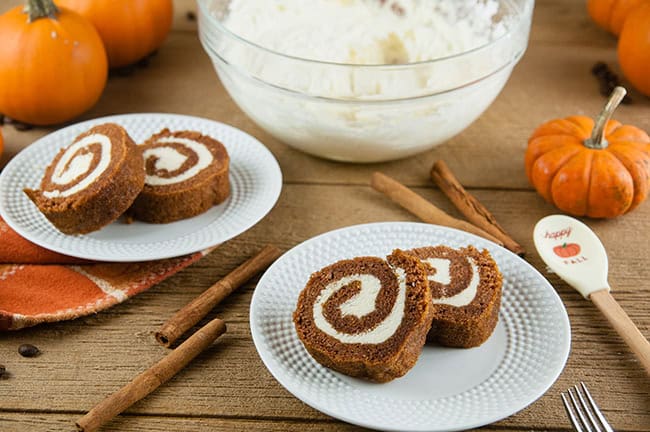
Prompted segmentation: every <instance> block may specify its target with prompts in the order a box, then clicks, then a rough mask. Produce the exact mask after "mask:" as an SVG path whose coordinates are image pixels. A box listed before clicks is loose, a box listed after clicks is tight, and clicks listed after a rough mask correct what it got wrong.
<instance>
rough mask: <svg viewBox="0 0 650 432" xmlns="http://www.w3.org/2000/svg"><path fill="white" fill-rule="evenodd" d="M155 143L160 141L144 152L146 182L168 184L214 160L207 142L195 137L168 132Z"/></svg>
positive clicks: (189, 174) (181, 180)
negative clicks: (184, 136)
mask: <svg viewBox="0 0 650 432" xmlns="http://www.w3.org/2000/svg"><path fill="white" fill-rule="evenodd" d="M156 144H161V145H156V146H154V147H149V148H147V149H146V150H145V151H144V152H143V157H144V160H145V166H146V167H147V175H146V177H145V184H148V185H151V186H165V185H171V184H176V183H181V182H184V181H186V180H189V179H191V178H192V177H194V176H196V175H197V174H199V173H200V172H201V171H203V170H204V169H205V168H207V167H208V166H209V165H210V164H211V163H212V161H213V160H214V156H213V155H212V152H211V151H210V149H209V148H208V147H207V146H206V145H205V144H203V143H201V142H198V141H195V140H192V139H188V138H180V137H178V138H177V137H174V136H166V137H162V138H159V139H158V140H156ZM164 144H169V145H164ZM172 144H173V145H172ZM192 154H193V155H192Z"/></svg>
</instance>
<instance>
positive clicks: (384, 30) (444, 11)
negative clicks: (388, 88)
mask: <svg viewBox="0 0 650 432" xmlns="http://www.w3.org/2000/svg"><path fill="white" fill-rule="evenodd" d="M498 7H499V4H498V2H496V1H491V0H490V1H486V2H477V1H475V0H471V1H468V0H454V1H453V2H449V1H448V0H386V1H381V0H309V1H305V0H232V1H231V2H230V4H229V7H228V8H229V13H228V16H227V18H226V20H225V24H226V26H227V27H228V28H229V29H230V30H231V31H232V32H233V33H236V34H237V35H239V36H242V37H243V38H245V39H247V40H249V41H252V42H255V43H257V44H259V45H262V46H264V47H265V48H268V49H271V50H273V51H276V52H280V53H283V54H287V55H291V56H294V57H300V58H306V59H311V60H319V61H326V62H332V63H346V64H404V63H414V62H421V61H426V60H432V59H435V58H440V57H444V56H448V55H451V54H455V53H460V52H463V51H467V50H469V49H471V48H476V47H477V46H480V45H483V44H485V43H487V42H488V41H489V38H490V36H491V28H492V26H493V22H492V16H494V15H495V14H496V12H497V10H498Z"/></svg>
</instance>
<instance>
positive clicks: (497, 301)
mask: <svg viewBox="0 0 650 432" xmlns="http://www.w3.org/2000/svg"><path fill="white" fill-rule="evenodd" d="M407 253H409V254H412V255H413V256H415V257H417V258H418V259H420V260H421V261H422V262H423V263H424V265H425V267H426V269H427V279H428V281H429V287H430V289H431V297H432V302H433V311H434V316H433V321H432V325H431V330H430V331H429V335H428V340H432V341H436V342H438V343H440V344H442V345H446V346H452V347H462V348H469V347H474V346H478V345H481V344H482V343H483V342H485V341H486V340H487V339H488V338H489V337H490V335H491V334H492V332H493V330H494V327H495V326H496V323H497V320H498V315H499V307H500V305H501V285H502V277H501V273H500V272H499V269H498V267H497V265H496V263H495V262H494V260H493V259H492V257H491V256H490V254H489V252H488V251H486V250H484V251H482V252H479V251H478V250H477V249H475V248H474V247H472V246H469V247H467V248H461V249H452V248H450V247H447V246H432V247H424V248H418V249H413V250H410V251H407Z"/></svg>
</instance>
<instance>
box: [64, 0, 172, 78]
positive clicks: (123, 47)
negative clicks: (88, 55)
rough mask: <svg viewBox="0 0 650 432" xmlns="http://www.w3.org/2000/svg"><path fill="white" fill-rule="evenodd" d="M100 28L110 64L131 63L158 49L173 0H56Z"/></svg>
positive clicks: (164, 36)
mask: <svg viewBox="0 0 650 432" xmlns="http://www.w3.org/2000/svg"><path fill="white" fill-rule="evenodd" d="M57 3H58V4H59V5H60V6H64V7H67V8H70V9H72V10H74V11H75V12H77V13H79V14H81V15H83V16H84V17H86V18H88V19H89V20H90V21H91V22H92V23H93V24H94V25H95V27H96V28H97V31H99V34H100V36H101V37H102V40H103V41H104V45H105V46H106V52H107V53H108V63H109V65H110V67H112V68H115V67H122V66H127V65H130V64H133V63H135V62H137V61H138V60H140V59H142V58H143V57H145V56H146V55H147V54H151V53H152V52H153V51H155V50H156V49H158V48H159V47H160V45H162V43H163V42H164V40H165V38H166V37H167V33H169V30H170V29H171V26H172V18H173V16H174V10H173V3H172V0H58V1H57Z"/></svg>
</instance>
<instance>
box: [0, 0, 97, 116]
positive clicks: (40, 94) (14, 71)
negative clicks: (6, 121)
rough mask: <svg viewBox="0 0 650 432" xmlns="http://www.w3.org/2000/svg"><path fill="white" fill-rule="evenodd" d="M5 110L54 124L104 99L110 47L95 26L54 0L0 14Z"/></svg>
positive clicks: (0, 100) (1, 105)
mask: <svg viewBox="0 0 650 432" xmlns="http://www.w3.org/2000/svg"><path fill="white" fill-rule="evenodd" d="M0 41H1V42H0V113H2V114H5V115H7V116H8V117H11V118H13V119H16V120H19V121H21V122H24V123H29V124H35V125H52V124H57V123H62V122H65V121H68V120H71V119H73V118H75V117H76V116H78V115H80V114H81V113H83V112H84V111H86V110H88V109H89V108H91V107H92V106H93V105H94V104H95V103H96V102H97V100H98V99H99V97H100V95H101V94H102V91H103V90H104V87H105V85H106V79H107V76H108V63H107V59H106V51H105V50H104V45H103V44H102V40H101V39H100V37H99V34H98V33H97V30H95V28H94V27H93V25H92V24H91V23H90V22H89V21H88V20H87V19H85V18H83V17H82V16H80V15H78V14H76V13H74V12H71V11H68V10H66V9H61V10H59V9H58V8H57V7H56V5H55V4H54V3H53V1H52V0H27V1H26V2H25V9H24V10H23V8H21V7H16V8H13V9H11V10H9V11H8V12H6V13H4V14H2V15H0Z"/></svg>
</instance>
